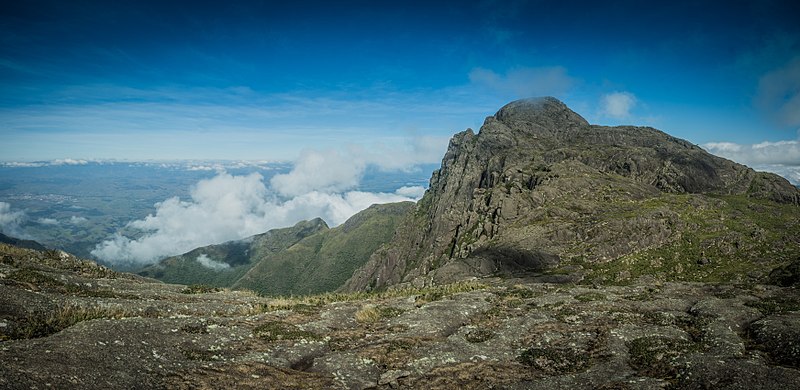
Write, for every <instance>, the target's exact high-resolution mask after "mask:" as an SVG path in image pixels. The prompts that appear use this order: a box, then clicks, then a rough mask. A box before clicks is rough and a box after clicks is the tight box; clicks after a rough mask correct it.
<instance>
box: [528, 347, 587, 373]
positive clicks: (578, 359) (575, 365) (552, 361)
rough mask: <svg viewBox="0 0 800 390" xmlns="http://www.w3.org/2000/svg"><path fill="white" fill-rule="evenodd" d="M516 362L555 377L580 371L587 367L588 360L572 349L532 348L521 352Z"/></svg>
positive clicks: (581, 353)
mask: <svg viewBox="0 0 800 390" xmlns="http://www.w3.org/2000/svg"><path fill="white" fill-rule="evenodd" d="M517 361H518V362H520V363H522V364H524V365H526V366H530V367H533V368H536V369H539V370H542V371H544V372H545V373H547V374H551V375H557V374H566V373H573V372H577V371H581V370H583V369H585V368H587V367H588V366H589V362H590V358H589V357H588V355H587V354H586V353H584V352H582V351H578V350H576V349H573V348H568V347H566V348H554V347H551V348H540V347H532V348H528V349H526V350H525V351H523V352H522V353H521V354H520V355H519V356H518V357H517Z"/></svg>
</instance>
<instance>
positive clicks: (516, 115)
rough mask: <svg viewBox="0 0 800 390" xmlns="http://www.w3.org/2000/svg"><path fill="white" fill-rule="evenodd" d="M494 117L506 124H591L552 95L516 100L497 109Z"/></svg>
mask: <svg viewBox="0 0 800 390" xmlns="http://www.w3.org/2000/svg"><path fill="white" fill-rule="evenodd" d="M494 118H495V119H497V120H498V121H500V122H503V123H506V124H512V123H516V122H529V123H535V124H539V125H541V126H546V127H552V126H569V125H573V126H574V125H578V126H588V125H589V122H587V121H586V119H584V118H583V117H582V116H580V115H579V114H578V113H576V112H575V111H572V110H570V109H569V107H567V105H566V104H564V103H563V102H561V101H560V100H558V99H556V98H554V97H551V96H545V97H536V98H527V99H520V100H515V101H513V102H511V103H508V104H506V105H505V106H503V107H502V108H501V109H500V110H499V111H497V113H496V114H495V115H494Z"/></svg>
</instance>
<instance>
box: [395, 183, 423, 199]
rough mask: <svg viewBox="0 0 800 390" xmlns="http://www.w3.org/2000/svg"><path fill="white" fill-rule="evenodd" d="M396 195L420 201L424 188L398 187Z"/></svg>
mask: <svg viewBox="0 0 800 390" xmlns="http://www.w3.org/2000/svg"><path fill="white" fill-rule="evenodd" d="M395 193H396V194H398V195H402V196H407V197H409V198H414V199H420V198H422V195H425V187H422V186H410V187H409V186H406V187H400V188H398V189H397V191H395Z"/></svg>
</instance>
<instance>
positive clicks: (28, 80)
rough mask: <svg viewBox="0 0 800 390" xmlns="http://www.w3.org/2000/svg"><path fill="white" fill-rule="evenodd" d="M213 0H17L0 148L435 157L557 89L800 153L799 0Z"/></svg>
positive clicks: (798, 156)
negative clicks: (510, 108) (521, 103)
mask: <svg viewBox="0 0 800 390" xmlns="http://www.w3.org/2000/svg"><path fill="white" fill-rule="evenodd" d="M123 3H126V4H123ZM127 3H129V4H127ZM165 3H169V4H166V5H165ZM196 3H198V2H144V1H141V2H140V1H136V2H108V1H103V2H101V1H81V2H64V1H24V2H3V3H2V5H0V139H2V142H0V160H3V161H36V160H49V159H64V158H75V159H125V160H148V159H231V160H239V159H248V160H291V159H294V158H296V157H297V156H298V155H300V154H301V152H302V151H303V150H308V149H317V150H318V149H337V150H345V149H347V150H354V148H355V149H357V150H368V151H378V152H381V151H387V154H386V155H387V156H389V155H391V156H405V158H406V159H410V160H413V161H415V162H435V161H438V160H439V159H440V158H441V154H442V153H443V151H444V147H445V146H446V142H447V139H448V138H449V137H450V136H451V135H452V134H453V133H455V132H458V131H461V130H463V129H465V128H467V127H472V128H474V129H477V128H478V127H480V125H481V123H482V122H483V119H484V117H485V116H487V115H491V114H493V113H494V112H495V111H496V110H497V109H498V108H499V107H501V106H502V105H503V104H505V103H507V102H509V101H511V100H514V99H518V98H523V97H530V96H541V95H552V96H555V97H557V98H559V99H561V100H563V101H564V102H566V103H567V104H568V105H569V106H570V107H572V108H573V109H574V110H575V111H577V112H578V113H580V114H581V115H583V116H584V117H586V118H587V119H588V120H589V121H590V122H592V123H597V124H606V125H617V124H636V125H647V126H653V127H656V128H659V129H661V130H664V131H666V132H668V133H670V134H673V135H675V136H678V137H681V138H685V139H688V140H690V141H691V142H694V143H697V144H701V145H704V146H705V147H706V148H707V149H709V150H711V151H713V152H715V153H718V154H722V155H725V156H727V157H729V158H732V159H735V160H737V161H740V162H743V163H747V164H748V165H758V166H760V165H763V166H776V165H780V166H781V167H794V168H797V167H798V166H800V145H799V144H798V129H800V23H797V15H800V6H799V5H798V4H800V3H797V2H796V1H794V2H792V1H757V2H740V1H731V2H725V4H724V6H721V5H719V2H713V1H708V2H702V1H701V2H681V1H670V2H661V3H660V4H650V3H654V2H639V1H620V2H610V3H608V4H601V3H602V2H586V3H585V4H584V3H582V2H569V1H563V2H553V1H482V2H456V1H453V2H435V1H425V2H415V1H404V2H375V1H360V2H350V1H340V2H308V1H292V2H285V1H284V2H272V1H260V2H255V1H254V2H226V3H218V4H216V5H213V6H212V5H203V4H196ZM200 3H202V2H200ZM777 170H778V171H780V169H777ZM795 172H796V174H797V175H798V178H800V173H797V172H800V169H796V170H795ZM798 180H800V179H798Z"/></svg>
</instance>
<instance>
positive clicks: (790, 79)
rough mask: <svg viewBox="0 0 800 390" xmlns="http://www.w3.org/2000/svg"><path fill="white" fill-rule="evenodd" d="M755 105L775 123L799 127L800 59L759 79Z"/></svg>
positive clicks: (797, 58)
mask: <svg viewBox="0 0 800 390" xmlns="http://www.w3.org/2000/svg"><path fill="white" fill-rule="evenodd" d="M755 103H756V106H757V107H758V108H759V109H761V111H762V112H764V113H765V114H766V115H767V116H768V117H770V118H771V119H772V120H774V121H775V122H777V123H780V124H782V125H785V126H800V57H796V58H794V59H793V60H792V61H790V62H789V63H788V64H786V65H785V66H783V67H782V68H779V69H775V70H773V71H771V72H769V73H767V74H765V75H764V76H762V77H761V79H760V80H759V82H758V92H757V94H756V98H755Z"/></svg>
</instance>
